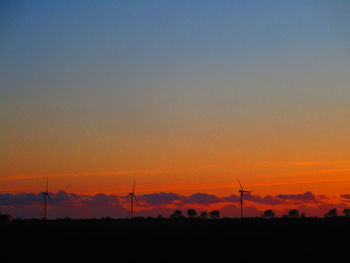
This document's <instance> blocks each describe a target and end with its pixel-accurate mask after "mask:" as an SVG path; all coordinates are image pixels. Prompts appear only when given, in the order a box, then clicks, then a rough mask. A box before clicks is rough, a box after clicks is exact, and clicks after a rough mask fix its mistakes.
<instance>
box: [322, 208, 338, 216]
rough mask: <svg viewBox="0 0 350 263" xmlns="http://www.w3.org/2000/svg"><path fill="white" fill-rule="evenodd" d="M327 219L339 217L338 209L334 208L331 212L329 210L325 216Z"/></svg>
mask: <svg viewBox="0 0 350 263" xmlns="http://www.w3.org/2000/svg"><path fill="white" fill-rule="evenodd" d="M324 216H325V217H335V216H338V212H337V209H336V208H333V209H331V210H329V211H328V212H327V213H325V215H324Z"/></svg>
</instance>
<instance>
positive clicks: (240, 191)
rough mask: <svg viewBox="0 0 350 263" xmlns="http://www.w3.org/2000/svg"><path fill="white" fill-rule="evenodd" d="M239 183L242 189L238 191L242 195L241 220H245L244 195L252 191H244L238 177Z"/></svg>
mask: <svg viewBox="0 0 350 263" xmlns="http://www.w3.org/2000/svg"><path fill="white" fill-rule="evenodd" d="M237 181H238V183H239V186H240V187H241V189H240V190H238V192H239V193H240V195H241V218H243V195H244V193H250V192H251V191H246V190H243V187H242V184H241V182H240V181H239V179H238V177H237Z"/></svg>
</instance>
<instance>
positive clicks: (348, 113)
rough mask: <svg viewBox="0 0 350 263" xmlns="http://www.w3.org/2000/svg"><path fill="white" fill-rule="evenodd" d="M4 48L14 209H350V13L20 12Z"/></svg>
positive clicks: (5, 11) (138, 5) (245, 8)
mask: <svg viewBox="0 0 350 263" xmlns="http://www.w3.org/2000/svg"><path fill="white" fill-rule="evenodd" d="M0 39H1V40H0V122H1V129H0V194H5V193H6V194H9V195H15V194H20V193H39V192H40V191H43V190H44V187H45V182H46V178H47V177H48V178H49V184H50V191H52V192H53V193H57V192H58V191H60V190H63V191H65V192H67V193H75V194H77V195H85V196H90V197H91V196H96V194H98V193H103V194H105V195H106V196H109V195H113V196H125V195H127V193H128V192H129V191H130V190H131V187H132V183H133V180H134V178H135V180H136V184H137V186H136V192H137V194H139V195H145V196H146V195H147V194H157V193H158V194H159V193H160V192H162V193H176V194H177V195H180V196H187V197H188V196H191V195H193V194H195V193H198V192H201V193H206V194H210V195H213V196H215V197H220V198H224V197H225V196H226V197H227V196H230V195H232V194H235V195H237V191H238V183H237V180H236V177H239V178H240V180H241V182H242V183H243V185H244V186H246V188H247V189H249V190H252V191H253V193H254V194H255V195H257V196H262V197H263V196H266V195H270V196H274V197H276V196H278V195H292V194H304V193H307V192H309V191H310V192H311V193H312V194H314V195H315V197H320V198H321V199H322V196H324V195H326V196H327V197H329V198H338V199H337V200H338V201H339V200H340V199H341V198H340V195H343V196H345V195H346V194H350V136H349V135H350V3H349V2H348V1H345V0H344V1H338V0H334V1H322V0H320V1H311V0H305V1H287V0H284V1H280V0H267V1H253V0H252V1H243V0H242V1H221V0H219V1H206V0H203V1H194V0H187V1H183V0H179V1H170V0H162V1H160V0H159V1H155V0H150V1H146V0H145V1H141V0H140V1H133V0H116V1H107V0H105V1H92V0H91V1H90V0H89V1H82V0H81V1H79V0H77V1H63V0H61V1H35V0H34V1H6V0H4V1H1V3H0ZM146 197H147V196H146ZM349 197H350V196H349ZM181 198H182V199H181ZM181 198H180V199H181V200H182V201H181V202H184V203H186V201H184V200H185V199H184V198H183V197H181ZM0 199H1V198H0ZM175 199H176V198H175ZM292 199H293V198H292ZM346 199H349V198H346ZM79 200H80V199H79ZM222 200H223V199H222ZM225 200H226V199H225ZM293 200H294V199H293ZM0 201H1V200H0ZM339 202H340V201H339ZM194 203H195V202H194ZM214 203H215V202H214ZM0 206H1V202H0ZM252 206H253V205H252Z"/></svg>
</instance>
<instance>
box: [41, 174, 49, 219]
mask: <svg viewBox="0 0 350 263" xmlns="http://www.w3.org/2000/svg"><path fill="white" fill-rule="evenodd" d="M41 195H42V197H43V198H44V217H43V219H44V220H46V219H47V208H46V203H47V198H50V195H49V178H48V177H47V178H46V191H45V192H42V193H41Z"/></svg>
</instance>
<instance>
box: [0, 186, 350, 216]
mask: <svg viewBox="0 0 350 263" xmlns="http://www.w3.org/2000/svg"><path fill="white" fill-rule="evenodd" d="M50 197H51V198H50V199H49V200H48V203H47V204H48V214H49V218H56V217H61V218H62V217H71V218H91V217H97V218H98V217H106V216H110V217H115V218H125V217H127V216H128V212H129V202H128V200H127V199H126V198H123V197H119V196H116V195H106V194H103V193H99V194H96V195H78V194H75V193H67V192H65V191H59V192H57V193H50ZM340 197H341V198H344V199H347V200H350V194H342V195H340ZM137 198H138V201H137V202H136V203H135V215H136V216H139V215H142V216H148V215H150V216H157V215H159V214H162V215H164V216H167V215H168V214H170V213H171V212H173V210H174V209H189V208H195V209H197V210H201V209H204V210H208V209H214V208H215V209H224V208H225V207H226V208H225V209H224V210H223V211H226V212H225V213H227V216H229V215H232V216H238V215H239V214H237V213H238V212H239V211H238V212H237V209H238V207H239V201H240V197H239V196H238V195H230V196H226V197H219V196H217V195H212V194H207V193H200V192H198V193H194V194H191V195H188V196H185V195H180V194H176V193H164V192H160V193H151V194H144V195H140V196H137ZM326 199H328V200H326ZM244 200H245V201H247V202H246V203H245V213H247V214H246V215H247V216H253V215H254V216H257V215H260V214H261V213H260V212H262V211H260V210H259V209H262V208H261V207H266V205H268V206H269V208H271V207H270V206H275V208H276V209H275V208H273V209H274V211H275V210H276V211H277V213H278V210H277V209H278V208H279V209H281V207H283V209H286V207H292V208H296V209H298V207H302V208H303V209H304V210H305V211H308V212H311V213H313V214H317V215H322V213H323V214H324V213H325V211H322V213H321V212H319V211H321V210H322V209H325V208H326V207H325V205H326V204H331V202H332V200H331V199H330V198H329V197H327V196H325V195H317V196H316V195H314V194H313V193H311V192H305V193H302V194H279V195H275V196H270V195H266V196H259V195H252V194H250V193H246V194H245V195H244ZM279 205H282V206H281V207H279ZM337 205H339V204H337ZM330 206H332V204H331V205H330ZM343 206H344V205H343ZM208 207H209V208H208ZM255 207H256V208H255ZM310 207H314V208H310ZM306 208H307V209H306ZM230 209H231V210H230ZM264 209H265V208H264ZM0 211H1V212H3V213H10V214H11V215H13V216H14V217H23V218H39V217H41V216H42V214H43V198H42V195H41V194H40V193H37V194H34V193H21V194H9V193H3V194H0ZM282 212H283V211H282ZM277 213H276V214H277ZM223 215H224V214H223Z"/></svg>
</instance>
